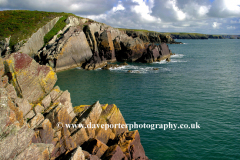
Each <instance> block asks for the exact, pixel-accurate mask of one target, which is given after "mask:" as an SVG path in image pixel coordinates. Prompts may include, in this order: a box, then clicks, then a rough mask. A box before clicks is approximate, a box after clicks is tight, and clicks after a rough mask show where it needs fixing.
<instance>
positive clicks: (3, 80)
mask: <svg viewBox="0 0 240 160" xmlns="http://www.w3.org/2000/svg"><path fill="white" fill-rule="evenodd" d="M7 84H8V76H6V75H5V76H3V77H2V83H1V87H2V88H3V87H6V85H7Z"/></svg>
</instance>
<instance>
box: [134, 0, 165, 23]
mask: <svg viewBox="0 0 240 160" xmlns="http://www.w3.org/2000/svg"><path fill="white" fill-rule="evenodd" d="M132 1H133V2H136V3H137V5H134V6H132V7H131V11H132V12H136V13H137V14H139V15H140V16H141V18H142V19H143V20H144V21H150V22H153V21H161V19H160V18H158V19H157V18H156V17H153V16H151V13H152V10H151V9H152V7H153V2H154V0H149V3H147V0H132Z"/></svg>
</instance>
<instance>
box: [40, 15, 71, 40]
mask: <svg viewBox="0 0 240 160" xmlns="http://www.w3.org/2000/svg"><path fill="white" fill-rule="evenodd" d="M67 18H68V15H65V16H63V17H61V18H60V19H59V20H58V21H57V23H56V24H55V25H54V27H53V28H52V29H51V30H50V31H49V32H48V33H47V34H46V35H45V36H44V43H45V44H46V43H48V42H49V41H50V40H51V39H52V38H53V36H54V35H56V34H57V33H58V32H59V31H60V30H62V29H63V28H64V27H65V26H66V22H65V21H66V19H67Z"/></svg>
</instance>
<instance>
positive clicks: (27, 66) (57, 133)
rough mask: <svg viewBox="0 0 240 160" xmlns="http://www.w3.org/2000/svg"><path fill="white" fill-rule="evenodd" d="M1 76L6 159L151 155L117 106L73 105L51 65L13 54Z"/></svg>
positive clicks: (1, 148) (0, 149)
mask: <svg viewBox="0 0 240 160" xmlns="http://www.w3.org/2000/svg"><path fill="white" fill-rule="evenodd" d="M0 77H1V79H0V157H1V159H3V160H9V159H13V160H23V159H31V160H53V159H58V160H85V159H88V160H93V159H95V160H98V159H104V160H110V159H111V160H122V159H125V160H127V159H128V160H132V159H141V160H147V159H148V158H147V157H146V155H145V152H144V149H143V147H142V145H141V142H140V136H139V133H138V131H129V130H128V128H127V127H126V122H125V120H124V118H123V116H122V114H121V112H120V110H119V108H117V106H116V105H114V104H112V105H108V104H104V105H103V104H100V103H99V102H96V103H94V104H93V105H80V106H76V107H74V108H73V107H72V103H71V97H70V93H69V92H68V91H61V90H60V88H59V87H58V86H55V87H54V85H55V82H56V80H57V76H56V73H55V72H53V71H52V69H51V67H48V66H44V65H40V64H38V63H36V62H35V61H34V60H33V59H32V58H31V57H30V56H29V55H27V54H23V53H12V54H10V55H8V56H6V57H5V58H4V59H1V58H0ZM66 124H69V125H66ZM71 124H72V125H71ZM120 124H121V125H122V126H123V127H109V126H111V125H112V126H117V125H120ZM81 125H82V126H81ZM89 125H91V127H88V126H89Z"/></svg>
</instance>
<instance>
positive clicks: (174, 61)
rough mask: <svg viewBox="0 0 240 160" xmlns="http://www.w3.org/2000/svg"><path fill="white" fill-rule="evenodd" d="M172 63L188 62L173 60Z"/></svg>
mask: <svg viewBox="0 0 240 160" xmlns="http://www.w3.org/2000/svg"><path fill="white" fill-rule="evenodd" d="M170 62H172V63H177V62H187V61H183V60H176V59H172V60H171V61H170Z"/></svg>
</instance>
